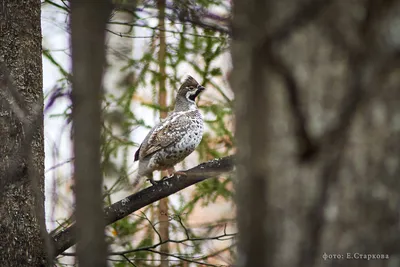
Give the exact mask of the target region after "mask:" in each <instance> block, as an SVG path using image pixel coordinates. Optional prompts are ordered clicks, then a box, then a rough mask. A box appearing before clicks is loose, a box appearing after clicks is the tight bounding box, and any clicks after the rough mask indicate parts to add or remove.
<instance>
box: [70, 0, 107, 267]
mask: <svg viewBox="0 0 400 267" xmlns="http://www.w3.org/2000/svg"><path fill="white" fill-rule="evenodd" d="M110 14H111V3H110V2H109V1H101V2H98V3H97V4H96V7H95V8H94V7H93V1H90V0H84V1H79V0H75V1H72V2H71V46H72V73H73V83H72V86H73V90H72V101H73V112H72V117H73V131H74V154H75V161H74V167H75V173H74V176H75V179H76V226H77V240H78V244H77V255H78V262H79V266H82V267H84V266H88V267H89V266H98V267H102V266H107V264H106V258H107V248H106V243H105V239H104V227H105V220H104V214H103V198H102V182H103V179H102V172H101V169H100V131H101V99H102V74H103V68H104V66H105V44H104V43H105V28H106V22H107V21H108V19H109V16H110Z"/></svg>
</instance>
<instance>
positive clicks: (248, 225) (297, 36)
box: [232, 0, 400, 267]
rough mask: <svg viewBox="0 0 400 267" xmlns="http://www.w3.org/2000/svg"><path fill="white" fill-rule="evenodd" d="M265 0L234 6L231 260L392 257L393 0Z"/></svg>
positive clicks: (398, 106) (395, 169)
mask: <svg viewBox="0 0 400 267" xmlns="http://www.w3.org/2000/svg"><path fill="white" fill-rule="evenodd" d="M260 2H262V1H256V0H255V1H248V0H246V1H236V2H235V5H234V14H233V19H234V22H233V44H232V53H233V55H232V58H233V65H234V70H233V72H232V87H233V89H234V90H235V97H236V100H237V105H236V109H237V110H236V115H237V123H236V125H237V129H236V130H237V139H238V140H237V141H238V178H239V185H238V187H237V191H238V192H237V194H238V198H237V200H238V221H239V260H238V266H240V267H241V266H279V267H284V266H304V267H310V266H327V265H330V266H394V265H397V264H398V259H399V257H400V251H399V243H400V228H399V222H400V219H399V218H400V214H399V209H398V207H399V206H400V181H399V179H398V177H399V175H400V153H399V152H400V142H399V137H400V122H399V118H400V91H399V90H398V88H399V86H400V76H399V75H398V68H399V66H400V58H399V54H398V51H399V48H400V43H399V41H398V40H399V39H398V26H396V25H397V24H396V23H397V21H398V20H399V14H400V12H399V11H400V1H396V0H390V1H374V0H371V1H368V0H366V1H327V0H314V1H310V0H300V1H289V0H283V1H265V5H264V6H262V5H261V3H260ZM261 77H263V78H264V79H262V78H261ZM257 97H258V99H257ZM264 127H267V130H265V128H264ZM263 214H264V216H263ZM364 255H365V256H364ZM368 255H370V257H373V256H374V257H375V259H374V260H367V259H363V257H368ZM382 258H384V259H382ZM387 258H389V259H387Z"/></svg>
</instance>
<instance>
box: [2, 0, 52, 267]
mask: <svg viewBox="0 0 400 267" xmlns="http://www.w3.org/2000/svg"><path fill="white" fill-rule="evenodd" d="M40 6H41V4H40V1H39V0H25V1H20V0H11V1H6V2H5V3H2V4H1V5H0V236H1V238H0V263H1V266H6V267H7V266H18V267H19V266H42V265H43V264H45V246H44V242H43V239H42V237H41V231H42V233H43V234H46V229H45V226H44V172H43V171H44V147H43V116H42V114H43V92H42V58H41V42H42V36H41V27H40ZM40 225H41V226H42V229H41V227H40ZM42 236H43V235H42Z"/></svg>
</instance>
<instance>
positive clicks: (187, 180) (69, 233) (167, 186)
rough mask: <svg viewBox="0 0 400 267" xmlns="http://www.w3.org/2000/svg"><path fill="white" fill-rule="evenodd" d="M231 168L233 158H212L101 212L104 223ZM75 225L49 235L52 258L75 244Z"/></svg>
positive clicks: (114, 220) (108, 222)
mask: <svg viewBox="0 0 400 267" xmlns="http://www.w3.org/2000/svg"><path fill="white" fill-rule="evenodd" d="M233 168H234V156H228V157H224V158H221V159H214V160H211V161H208V162H204V163H201V164H200V165H198V166H196V167H194V168H192V169H189V170H187V171H185V173H186V174H187V176H182V175H174V176H173V177H171V178H168V179H165V180H163V181H162V182H160V183H159V184H156V185H155V186H150V187H147V188H145V189H143V190H142V191H139V192H137V193H135V194H132V195H130V196H128V197H126V198H124V199H122V200H120V201H118V202H116V203H114V204H112V205H111V206H108V207H106V208H105V209H104V214H105V220H106V224H107V225H109V224H111V223H114V222H116V221H118V220H120V219H122V218H124V217H126V216H128V215H129V214H131V213H132V212H134V211H137V210H139V209H141V208H143V207H145V206H147V205H149V204H151V203H153V202H156V201H158V200H160V199H162V198H164V197H167V196H169V195H172V194H174V193H176V192H178V191H180V190H182V189H184V188H186V187H189V186H191V185H193V184H196V183H198V182H201V181H204V180H206V179H208V178H211V177H217V176H219V175H221V174H223V173H226V172H230V171H232V170H233ZM75 230H76V226H75V223H74V224H72V225H71V226H70V227H68V228H66V229H64V230H62V231H60V232H58V233H54V234H52V236H53V241H54V247H55V255H56V256H58V255H60V254H61V253H62V252H64V251H65V250H67V249H68V248H70V247H71V246H73V245H74V244H75V243H76V236H75Z"/></svg>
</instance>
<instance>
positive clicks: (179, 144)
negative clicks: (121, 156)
mask: <svg viewBox="0 0 400 267" xmlns="http://www.w3.org/2000/svg"><path fill="white" fill-rule="evenodd" d="M204 90H205V88H204V87H203V86H202V85H200V84H199V83H198V82H197V81H196V80H195V79H194V78H193V77H192V76H190V75H189V76H188V77H187V78H186V79H185V80H184V82H183V83H182V85H181V86H180V88H179V90H178V92H177V95H176V99H175V108H174V110H173V111H172V112H171V113H170V114H169V115H168V116H167V117H166V118H165V119H164V120H162V121H161V122H160V123H158V124H157V125H155V126H154V127H153V128H152V129H151V130H150V132H149V133H148V134H147V136H146V137H145V138H144V140H143V142H142V143H141V145H140V146H139V149H138V150H137V151H136V153H135V158H134V161H139V167H138V171H137V174H136V176H135V178H134V182H133V186H137V184H138V183H139V182H140V181H142V178H143V177H147V180H149V181H150V182H151V184H152V185H155V184H156V183H158V182H156V181H155V180H154V179H153V176H152V173H153V172H154V171H156V170H159V171H160V170H167V171H168V174H169V176H170V175H172V174H180V175H186V174H185V173H183V172H175V169H174V166H175V165H176V164H177V163H179V162H181V161H182V160H184V159H185V158H186V157H187V156H189V155H190V154H191V153H192V152H193V151H194V150H195V149H196V147H197V146H198V145H199V144H200V141H201V139H202V138H203V131H204V121H203V116H202V115H201V113H200V111H199V109H198V108H197V105H196V102H195V100H196V97H198V96H199V95H200V93H201V92H203V91H204Z"/></svg>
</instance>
